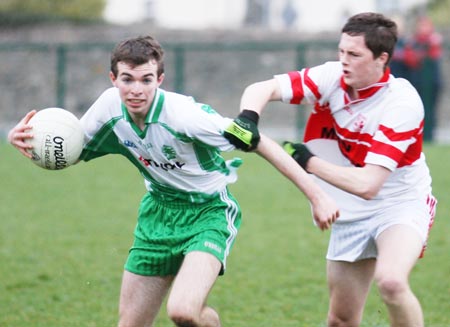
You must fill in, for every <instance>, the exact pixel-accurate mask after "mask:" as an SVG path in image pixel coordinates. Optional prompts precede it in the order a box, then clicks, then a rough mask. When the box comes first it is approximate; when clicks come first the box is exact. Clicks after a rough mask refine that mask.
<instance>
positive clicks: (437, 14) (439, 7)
mask: <svg viewBox="0 0 450 327" xmlns="http://www.w3.org/2000/svg"><path fill="white" fill-rule="evenodd" d="M428 11H429V16H430V17H431V19H432V20H433V23H434V24H435V25H436V26H438V27H449V25H450V21H449V19H448V18H449V15H450V0H430V1H429V3H428Z"/></svg>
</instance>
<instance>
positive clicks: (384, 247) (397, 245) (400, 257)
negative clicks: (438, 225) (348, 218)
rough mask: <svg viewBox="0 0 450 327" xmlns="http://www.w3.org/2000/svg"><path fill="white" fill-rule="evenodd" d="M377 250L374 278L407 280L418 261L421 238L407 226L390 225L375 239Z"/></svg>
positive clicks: (421, 243) (421, 245) (422, 242)
mask: <svg viewBox="0 0 450 327" xmlns="http://www.w3.org/2000/svg"><path fill="white" fill-rule="evenodd" d="M376 244H377V248H378V258H377V267H376V271H375V278H376V279H380V278H383V277H384V276H389V278H400V279H407V277H408V275H409V273H410V271H411V269H412V268H413V267H414V265H415V263H416V262H417V260H418V259H419V255H420V253H421V251H422V248H423V244H424V241H423V238H422V237H421V235H419V233H418V232H417V231H416V230H415V229H413V228H412V227H411V226H408V225H402V224H398V225H392V226H390V227H388V228H387V229H386V230H384V231H383V232H382V233H381V234H380V235H379V236H378V237H377V239H376Z"/></svg>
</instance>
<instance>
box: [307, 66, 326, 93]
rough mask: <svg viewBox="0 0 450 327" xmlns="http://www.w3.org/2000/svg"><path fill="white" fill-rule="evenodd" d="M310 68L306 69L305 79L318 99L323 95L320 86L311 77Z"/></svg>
mask: <svg viewBox="0 0 450 327" xmlns="http://www.w3.org/2000/svg"><path fill="white" fill-rule="evenodd" d="M308 73H309V68H307V69H305V72H304V74H303V78H304V79H305V85H306V86H307V87H308V88H309V89H310V90H311V92H312V93H313V94H314V96H315V97H316V99H317V100H319V99H320V98H321V97H322V95H321V94H320V92H319V87H318V86H317V84H316V83H314V81H313V80H312V79H311V77H309V75H308Z"/></svg>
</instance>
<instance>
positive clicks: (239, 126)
mask: <svg viewBox="0 0 450 327" xmlns="http://www.w3.org/2000/svg"><path fill="white" fill-rule="evenodd" d="M258 121H259V115H258V113H257V112H255V111H252V110H246V109H245V110H242V112H241V113H240V114H239V115H238V116H237V117H236V119H235V120H233V123H231V125H230V126H228V127H227V128H226V129H225V131H224V136H225V138H226V139H227V140H228V141H230V143H231V144H233V145H234V146H235V147H236V148H237V149H239V150H243V151H246V152H248V151H252V150H255V149H256V147H257V146H258V143H259V140H260V136H259V131H258Z"/></svg>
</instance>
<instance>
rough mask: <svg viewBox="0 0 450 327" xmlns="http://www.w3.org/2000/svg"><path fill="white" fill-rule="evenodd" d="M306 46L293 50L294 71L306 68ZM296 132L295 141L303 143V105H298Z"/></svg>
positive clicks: (304, 120) (304, 114)
mask: <svg viewBox="0 0 450 327" xmlns="http://www.w3.org/2000/svg"><path fill="white" fill-rule="evenodd" d="M306 47H307V46H306V45H305V44H304V43H299V44H297V47H296V49H295V52H296V56H295V57H296V59H295V64H296V69H297V70H300V69H302V68H304V67H305V66H306ZM295 123H296V131H297V139H298V140H301V141H303V136H304V132H305V125H306V108H305V105H299V106H298V108H297V114H296V122H295Z"/></svg>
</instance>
